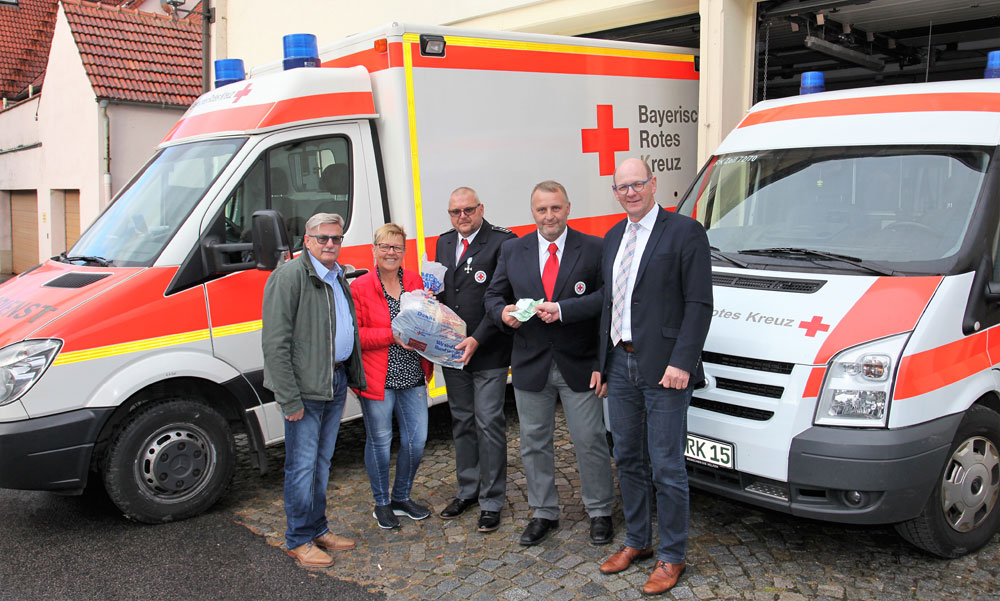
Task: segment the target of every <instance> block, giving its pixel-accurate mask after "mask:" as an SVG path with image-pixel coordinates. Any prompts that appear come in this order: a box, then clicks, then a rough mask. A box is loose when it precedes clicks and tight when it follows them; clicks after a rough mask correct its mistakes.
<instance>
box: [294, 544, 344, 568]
mask: <svg viewBox="0 0 1000 601" xmlns="http://www.w3.org/2000/svg"><path fill="white" fill-rule="evenodd" d="M285 553H288V554H289V555H290V556H291V557H294V558H295V561H297V562H299V565H301V566H302V567H304V568H328V567H330V566H332V565H333V558H332V557H330V556H329V555H327V554H326V553H324V552H323V551H321V550H320V549H319V548H318V547H317V546H316V545H314V544H312V543H306V544H304V545H299V546H298V547H295V548H294V549H285Z"/></svg>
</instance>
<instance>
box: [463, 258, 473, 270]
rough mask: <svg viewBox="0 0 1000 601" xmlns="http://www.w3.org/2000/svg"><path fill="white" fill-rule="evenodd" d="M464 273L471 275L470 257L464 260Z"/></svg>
mask: <svg viewBox="0 0 1000 601" xmlns="http://www.w3.org/2000/svg"><path fill="white" fill-rule="evenodd" d="M465 273H472V257H469V258H468V259H466V260H465Z"/></svg>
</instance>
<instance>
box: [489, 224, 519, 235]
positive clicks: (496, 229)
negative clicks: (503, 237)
mask: <svg viewBox="0 0 1000 601" xmlns="http://www.w3.org/2000/svg"><path fill="white" fill-rule="evenodd" d="M493 231H494V232H501V233H503V234H513V233H514V232H512V231H510V230H509V229H507V228H505V227H503V226H502V225H494V226H493Z"/></svg>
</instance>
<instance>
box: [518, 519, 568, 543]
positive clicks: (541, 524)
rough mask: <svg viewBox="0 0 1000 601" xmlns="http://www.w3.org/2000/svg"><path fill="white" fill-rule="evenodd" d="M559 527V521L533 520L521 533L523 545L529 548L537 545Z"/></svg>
mask: <svg viewBox="0 0 1000 601" xmlns="http://www.w3.org/2000/svg"><path fill="white" fill-rule="evenodd" d="M558 527H559V520H547V519H545V518H531V521H530V522H528V526H527V527H526V528H525V529H524V532H522V533H521V544H522V545H524V546H526V547H528V546H531V545H537V544H538V543H540V542H542V541H543V540H545V537H546V536H548V534H549V531H550V530H555V529H556V528H558Z"/></svg>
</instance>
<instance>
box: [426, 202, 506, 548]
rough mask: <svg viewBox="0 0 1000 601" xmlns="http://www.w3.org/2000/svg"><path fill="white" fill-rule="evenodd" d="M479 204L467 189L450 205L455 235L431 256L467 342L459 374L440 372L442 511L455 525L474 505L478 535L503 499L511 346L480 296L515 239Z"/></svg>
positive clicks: (492, 522) (493, 525) (494, 523)
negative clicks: (451, 456)
mask: <svg viewBox="0 0 1000 601" xmlns="http://www.w3.org/2000/svg"><path fill="white" fill-rule="evenodd" d="M483 213H484V208H483V203H482V202H480V201H479V196H478V195H477V194H476V191H475V190H473V189H472V188H465V187H462V188H458V189H457V190H455V191H454V192H452V193H451V198H450V199H449V200H448V215H449V216H450V217H451V224H452V225H453V226H454V228H453V229H450V230H448V231H447V232H445V233H443V234H441V236H439V237H438V242H437V251H436V254H435V257H436V260H437V262H438V263H441V264H442V265H444V266H445V267H447V268H448V272H447V273H446V274H445V277H444V289H443V290H442V291H441V292H440V293H439V294H438V297H437V298H438V300H439V301H441V302H442V303H444V304H445V305H447V306H449V307H451V308H452V309H453V310H454V311H455V312H456V313H458V315H459V317H461V318H462V319H464V320H465V324H466V326H467V331H468V332H469V337H468V338H466V339H465V340H463V341H462V342H460V343H459V344H458V345H456V347H455V348H458V349H461V350H462V351H463V352H464V354H463V355H462V362H463V363H465V368H464V369H451V368H447V367H445V368H442V371H443V372H444V381H445V385H446V386H447V387H448V405H449V406H450V408H451V419H452V434H453V436H454V438H455V464H456V472H457V474H456V475H457V478H458V492H457V494H456V495H455V498H454V499H453V500H452V501H451V503H449V504H448V506H447V507H445V508H444V510H442V511H441V514H440V515H441V517H442V518H444V519H446V520H451V519H455V518H457V517H458V516H460V515H461V514H462V513H463V512H465V510H466V509H468V508H469V507H470V506H472V505H474V504H475V503H476V502H477V501H478V503H479V509H480V511H481V513H480V516H479V525H478V529H479V531H480V532H491V531H493V530H496V529H497V528H499V527H500V510H501V509H502V508H503V505H504V502H505V501H506V494H507V433H506V421H505V419H504V414H503V405H504V395H505V392H506V388H507V368H508V366H509V365H510V349H511V344H512V339H511V337H510V336H508V335H506V334H503V333H501V332H500V330H499V329H497V327H496V326H495V325H494V324H493V323H492V322H491V321H490V320H489V319H483V316H484V314H485V311H484V309H483V293H485V292H486V288H487V287H488V286H489V284H490V282H491V281H492V280H493V270H494V269H496V264H497V256H498V255H499V254H500V244H501V243H503V242H504V241H505V240H510V239H511V238H516V236H515V235H514V234H513V233H512V232H511V231H510V230H508V229H506V228H502V227H499V226H496V225H490V223H489V222H487V221H486V220H485V219H483Z"/></svg>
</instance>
